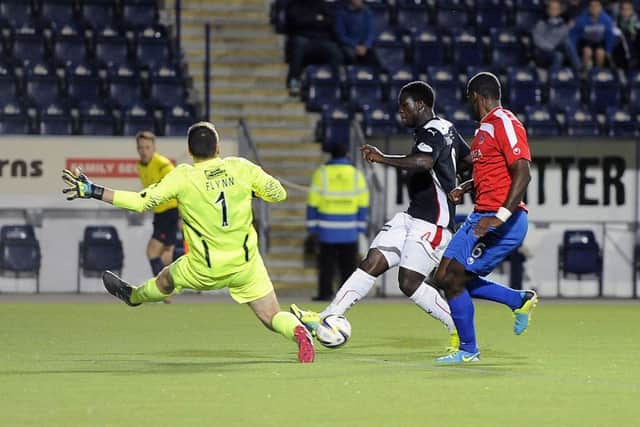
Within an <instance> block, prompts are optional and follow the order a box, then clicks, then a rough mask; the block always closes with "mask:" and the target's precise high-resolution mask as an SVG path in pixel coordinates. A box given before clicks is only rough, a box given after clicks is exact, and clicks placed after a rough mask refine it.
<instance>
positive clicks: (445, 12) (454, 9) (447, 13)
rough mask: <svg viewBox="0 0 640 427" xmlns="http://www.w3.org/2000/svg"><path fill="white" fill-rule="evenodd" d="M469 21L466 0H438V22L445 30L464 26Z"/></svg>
mask: <svg viewBox="0 0 640 427" xmlns="http://www.w3.org/2000/svg"><path fill="white" fill-rule="evenodd" d="M468 21H469V17H468V15H467V11H466V9H465V4H464V0H438V2H437V13H436V24H437V26H438V27H439V28H442V29H443V30H447V31H449V30H451V29H453V28H464V27H466V25H467V22H468Z"/></svg>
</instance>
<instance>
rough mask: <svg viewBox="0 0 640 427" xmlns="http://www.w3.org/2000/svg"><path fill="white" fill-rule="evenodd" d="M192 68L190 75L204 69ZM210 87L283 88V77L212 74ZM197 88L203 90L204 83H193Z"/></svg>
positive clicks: (200, 72)
mask: <svg viewBox="0 0 640 427" xmlns="http://www.w3.org/2000/svg"><path fill="white" fill-rule="evenodd" d="M196 71H198V70H194V71H193V72H191V73H190V74H191V76H195V75H199V76H202V75H204V70H199V72H196ZM210 83H211V85H212V87H226V88H229V89H231V88H233V89H244V90H247V91H249V90H253V89H254V88H262V89H282V90H286V89H285V83H284V78H283V77H281V76H265V77H247V76H244V75H235V76H214V77H212V78H211V82H210ZM194 87H195V88H196V89H197V90H200V91H202V90H204V83H203V82H202V81H200V82H198V84H194Z"/></svg>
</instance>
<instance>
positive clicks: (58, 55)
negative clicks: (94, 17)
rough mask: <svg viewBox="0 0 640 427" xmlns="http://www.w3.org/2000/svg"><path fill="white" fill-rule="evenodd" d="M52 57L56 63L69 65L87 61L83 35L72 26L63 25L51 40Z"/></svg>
mask: <svg viewBox="0 0 640 427" xmlns="http://www.w3.org/2000/svg"><path fill="white" fill-rule="evenodd" d="M53 57H54V61H55V62H56V63H57V64H60V65H64V66H69V65H72V64H84V63H86V62H87V49H86V43H85V39H84V36H83V35H82V34H81V33H79V32H78V31H77V30H76V29H75V28H74V27H72V26H65V27H63V28H62V29H61V31H60V32H59V33H58V34H56V35H55V38H54V40H53Z"/></svg>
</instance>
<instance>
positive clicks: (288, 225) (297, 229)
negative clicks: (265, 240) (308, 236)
mask: <svg viewBox="0 0 640 427" xmlns="http://www.w3.org/2000/svg"><path fill="white" fill-rule="evenodd" d="M270 231H271V233H272V234H271V235H272V236H278V235H280V234H278V233H279V232H282V233H289V234H291V233H306V231H307V228H306V224H305V223H304V221H296V222H274V223H273V224H271V225H270ZM274 233H275V234H274ZM285 252H286V251H285Z"/></svg>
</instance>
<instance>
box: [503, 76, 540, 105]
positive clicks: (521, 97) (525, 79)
mask: <svg viewBox="0 0 640 427" xmlns="http://www.w3.org/2000/svg"><path fill="white" fill-rule="evenodd" d="M507 78H508V82H509V85H508V88H509V97H508V104H507V106H508V108H509V109H511V110H513V111H514V112H516V113H521V112H523V111H524V109H525V107H526V106H528V105H537V104H539V103H540V92H541V88H540V83H539V81H538V73H537V71H536V69H535V68H534V67H522V68H513V67H512V68H509V69H508V70H507Z"/></svg>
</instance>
